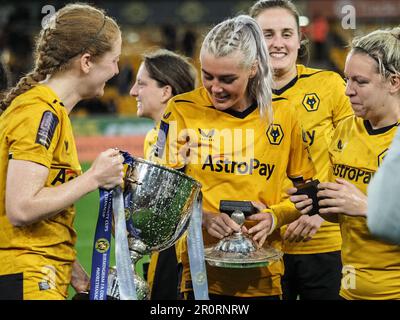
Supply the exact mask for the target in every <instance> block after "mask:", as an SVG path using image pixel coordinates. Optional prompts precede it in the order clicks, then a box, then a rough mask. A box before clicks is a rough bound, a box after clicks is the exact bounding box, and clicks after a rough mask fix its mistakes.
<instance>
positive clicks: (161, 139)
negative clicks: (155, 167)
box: [154, 120, 169, 158]
mask: <svg viewBox="0 0 400 320" xmlns="http://www.w3.org/2000/svg"><path fill="white" fill-rule="evenodd" d="M168 131H169V124H168V123H166V122H164V121H162V120H161V122H160V130H159V131H158V137H157V142H156V146H155V148H154V155H155V156H156V157H157V158H161V157H162V156H163V154H164V149H165V144H166V142H167V136H168Z"/></svg>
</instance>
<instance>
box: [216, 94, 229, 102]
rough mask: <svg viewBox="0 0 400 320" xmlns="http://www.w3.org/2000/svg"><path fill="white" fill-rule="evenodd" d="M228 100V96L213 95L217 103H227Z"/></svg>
mask: <svg viewBox="0 0 400 320" xmlns="http://www.w3.org/2000/svg"><path fill="white" fill-rule="evenodd" d="M229 98H230V95H229V94H220V95H217V96H216V95H213V99H214V100H215V101H216V102H217V103H225V102H226V101H228V100H229Z"/></svg>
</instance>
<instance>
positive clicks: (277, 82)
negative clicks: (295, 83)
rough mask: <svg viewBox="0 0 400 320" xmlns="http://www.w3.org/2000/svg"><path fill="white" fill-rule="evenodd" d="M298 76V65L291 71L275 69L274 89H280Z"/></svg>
mask: <svg viewBox="0 0 400 320" xmlns="http://www.w3.org/2000/svg"><path fill="white" fill-rule="evenodd" d="M296 76H297V68H296V65H295V66H294V68H291V69H290V70H289V71H287V72H285V71H284V70H275V71H274V84H273V89H275V90H279V89H282V88H283V87H284V86H286V85H287V84H288V83H289V82H290V81H292V80H293V79H294V78H295V77H296Z"/></svg>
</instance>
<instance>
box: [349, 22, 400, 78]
mask: <svg viewBox="0 0 400 320" xmlns="http://www.w3.org/2000/svg"><path fill="white" fill-rule="evenodd" d="M351 50H352V51H353V52H359V53H360V52H361V53H365V54H367V55H368V56H370V57H371V58H372V59H374V60H375V61H376V62H377V64H378V70H377V71H378V72H379V73H380V74H381V75H382V77H383V78H384V79H387V78H388V77H389V76H390V75H391V74H396V75H400V27H396V28H393V29H386V30H376V31H373V32H371V33H369V34H367V35H365V36H362V37H357V38H354V40H353V41H352V43H351Z"/></svg>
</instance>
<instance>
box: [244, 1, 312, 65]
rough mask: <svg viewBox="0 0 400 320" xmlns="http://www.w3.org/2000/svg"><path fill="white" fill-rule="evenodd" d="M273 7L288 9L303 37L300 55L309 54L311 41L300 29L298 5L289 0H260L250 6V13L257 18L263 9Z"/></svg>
mask: <svg viewBox="0 0 400 320" xmlns="http://www.w3.org/2000/svg"><path fill="white" fill-rule="evenodd" d="M273 8H282V9H286V10H287V11H289V12H290V14H291V15H292V16H293V18H294V20H295V21H296V25H297V31H298V34H299V38H300V39H301V40H300V49H299V52H298V57H300V58H304V57H306V56H308V54H309V48H308V44H309V42H308V39H307V38H305V35H303V34H302V33H301V31H300V14H299V11H298V10H297V8H296V6H295V5H294V4H293V3H292V2H291V1H289V0H260V1H258V2H256V3H255V4H253V5H252V6H251V7H250V9H249V15H250V16H251V17H253V18H257V16H259V15H260V14H261V13H262V12H263V11H265V10H267V9H273ZM302 38H303V39H302Z"/></svg>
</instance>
